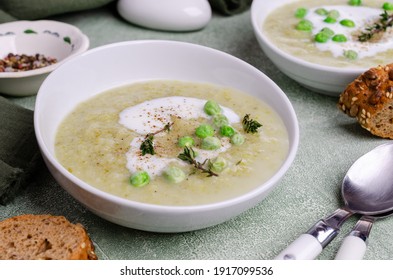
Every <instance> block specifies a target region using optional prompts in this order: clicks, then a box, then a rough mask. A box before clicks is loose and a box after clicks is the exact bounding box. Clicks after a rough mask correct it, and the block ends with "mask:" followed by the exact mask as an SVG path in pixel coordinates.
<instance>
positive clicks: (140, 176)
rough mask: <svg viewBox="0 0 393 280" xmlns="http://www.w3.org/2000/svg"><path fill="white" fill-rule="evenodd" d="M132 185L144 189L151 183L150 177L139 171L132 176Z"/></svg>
mask: <svg viewBox="0 0 393 280" xmlns="http://www.w3.org/2000/svg"><path fill="white" fill-rule="evenodd" d="M130 183H131V185H133V186H134V187H143V186H146V185H147V184H149V183H150V176H149V174H148V173H147V172H146V171H138V172H135V173H134V174H132V175H131V177H130Z"/></svg>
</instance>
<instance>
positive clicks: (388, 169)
mask: <svg viewBox="0 0 393 280" xmlns="http://www.w3.org/2000/svg"><path fill="white" fill-rule="evenodd" d="M392 166H393V144H392V143H387V144H384V145H380V146H378V147H376V148H375V149H373V150H372V151H370V152H368V153H367V154H365V155H363V156H362V157H360V158H359V159H358V160H357V161H356V162H355V163H354V164H353V165H352V166H351V168H350V169H349V170H348V172H347V174H346V176H345V177H344V180H343V184H342V188H341V190H342V197H343V199H344V203H345V206H346V207H347V208H348V209H350V210H351V211H352V212H356V213H359V214H363V215H378V214H384V213H386V212H388V211H391V210H393V172H392Z"/></svg>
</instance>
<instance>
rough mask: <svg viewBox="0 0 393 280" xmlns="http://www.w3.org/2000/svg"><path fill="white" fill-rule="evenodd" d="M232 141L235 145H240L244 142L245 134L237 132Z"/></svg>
mask: <svg viewBox="0 0 393 280" xmlns="http://www.w3.org/2000/svg"><path fill="white" fill-rule="evenodd" d="M231 143H232V144H233V145H235V146H240V145H242V144H243V143H244V136H243V135H241V134H240V133H235V134H233V135H232V137H231Z"/></svg>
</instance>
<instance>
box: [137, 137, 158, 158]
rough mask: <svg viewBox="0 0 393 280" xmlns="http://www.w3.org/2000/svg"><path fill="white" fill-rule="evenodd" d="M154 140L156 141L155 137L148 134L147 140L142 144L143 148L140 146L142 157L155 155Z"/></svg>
mask: <svg viewBox="0 0 393 280" xmlns="http://www.w3.org/2000/svg"><path fill="white" fill-rule="evenodd" d="M153 139H154V135H153V134H151V133H150V134H148V135H146V137H145V140H144V141H143V142H142V144H141V146H140V148H139V149H140V150H141V152H142V156H144V155H146V154H151V155H154V153H155V152H154V145H153Z"/></svg>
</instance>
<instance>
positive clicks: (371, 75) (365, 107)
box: [338, 64, 393, 139]
mask: <svg viewBox="0 0 393 280" xmlns="http://www.w3.org/2000/svg"><path fill="white" fill-rule="evenodd" d="M338 107H339V108H340V109H341V110H342V111H343V112H344V113H346V114H347V115H348V116H350V117H354V118H356V119H357V121H358V122H359V123H360V125H361V126H362V127H363V128H365V129H367V130H368V131H370V132H371V133H372V134H374V135H376V136H379V137H382V138H390V139H393V64H388V65H386V66H378V67H375V68H371V69H369V70H368V71H366V72H364V73H363V74H361V75H360V76H359V77H358V78H357V79H356V80H354V81H353V82H352V83H350V84H349V85H348V86H347V88H346V89H345V90H344V92H343V93H341V95H340V99H339V102H338Z"/></svg>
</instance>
